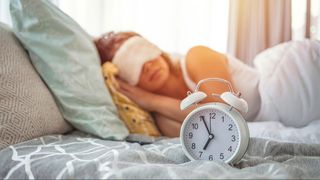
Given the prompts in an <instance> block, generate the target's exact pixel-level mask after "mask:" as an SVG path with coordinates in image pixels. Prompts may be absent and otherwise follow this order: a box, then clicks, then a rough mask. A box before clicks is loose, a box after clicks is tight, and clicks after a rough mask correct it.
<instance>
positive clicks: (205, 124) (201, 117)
mask: <svg viewBox="0 0 320 180" xmlns="http://www.w3.org/2000/svg"><path fill="white" fill-rule="evenodd" d="M200 119H202V121H203V123H204V126H205V127H206V129H207V131H208V134H211V133H210V131H209V128H208V126H207V123H206V121H205V120H204V116H200Z"/></svg>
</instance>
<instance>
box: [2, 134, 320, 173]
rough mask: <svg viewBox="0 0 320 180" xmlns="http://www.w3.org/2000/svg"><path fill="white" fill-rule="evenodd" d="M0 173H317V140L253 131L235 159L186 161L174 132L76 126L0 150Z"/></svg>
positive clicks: (319, 156)
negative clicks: (96, 132)
mask: <svg viewBox="0 0 320 180" xmlns="http://www.w3.org/2000/svg"><path fill="white" fill-rule="evenodd" d="M0 167H1V168H0V178H1V179H3V178H18V179H24V178H36V179H61V178H68V179H69V178H77V179H87V178H91V179H92V178H93V179H105V178H111V179H114V178H128V179H145V178H147V179H149V178H157V179H159V178H164V179H172V178H182V179H189V178H192V179H196V178H200V179H208V178H210V179H211V178H218V179H221V178H276V179H279V178H319V177H320V171H319V167H320V144H312V143H308V144H304V143H294V142H280V141H274V140H270V139H264V138H256V137H252V138H251V140H250V145H249V147H248V151H247V153H246V154H245V156H244V158H243V159H242V160H241V161H240V162H239V163H238V164H235V165H229V164H225V163H222V162H219V161H189V160H188V159H187V157H186V156H185V155H184V153H183V151H182V147H181V144H180V142H179V139H178V138H173V139H169V138H166V139H162V140H159V141H156V142H155V143H152V144H148V145H140V144H138V143H129V142H124V141H106V140H100V139H97V138H94V137H91V136H89V135H85V134H83V133H80V132H73V133H72V134H69V135H51V136H44V137H41V138H37V139H33V140H31V141H27V142H24V143H20V144H17V145H14V146H10V147H9V148H6V149H3V150H2V151H0Z"/></svg>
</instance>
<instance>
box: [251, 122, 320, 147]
mask: <svg viewBox="0 0 320 180" xmlns="http://www.w3.org/2000/svg"><path fill="white" fill-rule="evenodd" d="M248 126H249V131H250V137H258V138H267V139H271V140H275V141H282V142H294V143H308V144H310V143H315V144H319V143H320V119H319V120H316V121H312V122H311V123H310V124H308V125H307V126H305V127H301V128H294V127H286V126H284V125H283V124H282V123H281V122H278V121H265V122H249V123H248Z"/></svg>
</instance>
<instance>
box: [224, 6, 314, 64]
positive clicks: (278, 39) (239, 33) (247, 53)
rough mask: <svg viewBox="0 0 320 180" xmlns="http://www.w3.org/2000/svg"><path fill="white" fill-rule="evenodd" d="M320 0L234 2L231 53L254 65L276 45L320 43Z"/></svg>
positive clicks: (230, 29) (231, 17) (232, 7)
mask: <svg viewBox="0 0 320 180" xmlns="http://www.w3.org/2000/svg"><path fill="white" fill-rule="evenodd" d="M319 2H320V0H231V1H230V16H229V38H228V52H229V53H230V54H232V55H234V56H236V57H237V58H239V59H241V60H243V61H244V62H245V63H247V64H249V65H252V64H253V62H252V60H253V58H254V57H255V55H257V54H258V53H259V52H261V51H262V50H264V49H267V48H269V47H272V46H274V45H276V44H279V43H282V42H285V41H290V40H302V39H304V38H311V39H319V40H320V16H319V11H320V3H319Z"/></svg>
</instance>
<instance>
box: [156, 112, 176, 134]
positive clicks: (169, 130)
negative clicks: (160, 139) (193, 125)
mask: <svg viewBox="0 0 320 180" xmlns="http://www.w3.org/2000/svg"><path fill="white" fill-rule="evenodd" d="M155 121H156V124H157V127H158V128H159V129H160V131H161V133H162V135H165V136H168V137H178V136H179V132H180V127H181V123H179V122H177V121H175V120H172V119H169V118H168V117H165V116H163V115H161V114H159V113H155Z"/></svg>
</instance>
